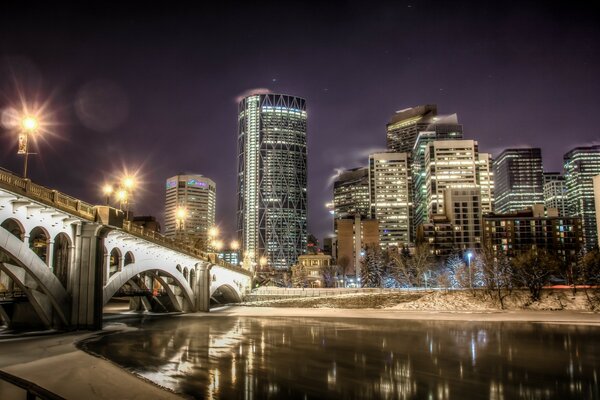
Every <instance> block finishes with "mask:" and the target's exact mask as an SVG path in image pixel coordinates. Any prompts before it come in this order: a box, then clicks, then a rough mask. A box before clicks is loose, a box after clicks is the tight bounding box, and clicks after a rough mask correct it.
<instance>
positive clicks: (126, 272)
mask: <svg viewBox="0 0 600 400" xmlns="http://www.w3.org/2000/svg"><path fill="white" fill-rule="evenodd" d="M159 262H160V261H155V260H147V261H145V262H135V263H132V264H130V265H128V266H127V268H124V269H123V270H122V271H120V272H118V273H116V274H115V275H113V276H112V277H111V278H110V280H109V281H108V283H107V284H106V286H104V289H103V304H104V305H106V303H108V301H109V300H110V299H111V298H112V297H113V296H114V295H115V293H117V291H118V290H119V289H120V288H121V287H123V285H125V284H126V283H127V282H129V281H130V280H131V279H132V278H134V277H135V276H137V275H138V274H144V273H146V274H150V275H154V277H155V278H157V280H158V281H159V282H160V283H161V285H162V286H163V288H164V289H165V290H167V292H168V294H169V297H173V296H176V295H177V294H175V293H173V291H172V290H171V288H170V287H169V284H168V283H167V282H166V281H165V280H164V277H165V276H166V277H169V278H172V279H173V280H174V283H175V284H176V285H177V286H178V287H179V288H180V289H181V294H182V297H183V299H184V301H185V302H186V303H187V308H189V309H190V310H195V302H194V299H195V297H194V293H193V291H192V288H191V287H190V285H189V284H188V282H187V281H186V280H185V278H184V276H183V274H182V273H181V272H179V270H178V269H177V267H164V266H163V265H161V264H159ZM181 307H182V308H184V305H183V304H181Z"/></svg>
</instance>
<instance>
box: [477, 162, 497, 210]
mask: <svg viewBox="0 0 600 400" xmlns="http://www.w3.org/2000/svg"><path fill="white" fill-rule="evenodd" d="M477 167H478V171H479V186H480V187H481V213H482V214H488V213H491V212H494V160H493V159H492V155H491V154H489V153H479V161H478V162H477Z"/></svg>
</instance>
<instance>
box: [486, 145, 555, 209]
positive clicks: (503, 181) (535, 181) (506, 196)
mask: <svg viewBox="0 0 600 400" xmlns="http://www.w3.org/2000/svg"><path fill="white" fill-rule="evenodd" d="M543 174H544V170H543V167H542V151H541V150H540V149H539V148H522V149H506V150H504V151H503V152H502V154H500V155H499V156H498V157H497V158H496V160H494V179H495V181H496V182H495V197H496V204H495V212H496V213H500V214H507V213H512V212H517V211H522V210H525V209H527V208H528V207H531V206H533V205H534V204H543V203H544V187H543V186H544V175H543Z"/></svg>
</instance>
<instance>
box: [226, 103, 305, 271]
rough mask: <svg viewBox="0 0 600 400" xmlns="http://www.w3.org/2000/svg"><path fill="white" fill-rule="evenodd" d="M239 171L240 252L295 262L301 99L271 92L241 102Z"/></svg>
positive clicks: (271, 261) (301, 231) (274, 263)
mask: <svg viewBox="0 0 600 400" xmlns="http://www.w3.org/2000/svg"><path fill="white" fill-rule="evenodd" d="M237 171H238V209H237V230H238V237H239V239H240V241H241V243H242V249H243V251H244V253H245V254H247V255H248V256H249V257H252V258H253V259H254V261H256V262H258V263H260V264H264V262H265V261H266V263H267V265H269V266H271V267H274V268H278V269H279V268H288V267H290V266H292V265H294V264H295V263H296V261H297V260H298V256H299V255H301V254H304V253H305V251H306V240H307V225H306V222H307V221H306V220H307V193H306V190H307V183H306V101H305V100H304V99H302V98H300V97H295V96H288V95H283V94H272V93H270V94H256V95H251V96H248V97H246V98H244V99H243V100H242V101H241V102H240V103H239V106H238V169H237ZM261 261H262V262H261Z"/></svg>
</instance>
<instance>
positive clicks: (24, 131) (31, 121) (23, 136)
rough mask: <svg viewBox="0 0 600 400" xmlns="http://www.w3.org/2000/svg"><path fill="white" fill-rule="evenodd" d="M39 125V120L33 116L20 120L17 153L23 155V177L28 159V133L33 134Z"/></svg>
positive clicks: (25, 175) (25, 173) (24, 176)
mask: <svg viewBox="0 0 600 400" xmlns="http://www.w3.org/2000/svg"><path fill="white" fill-rule="evenodd" d="M38 127H39V122H38V120H37V119H36V118H35V117H32V116H26V117H24V118H23V119H22V120H21V133H20V134H19V148H18V150H17V154H23V155H24V156H25V160H24V165H23V178H25V179H27V161H28V159H29V154H32V153H30V152H29V135H32V134H34V133H35V132H36V131H37V129H38Z"/></svg>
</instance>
